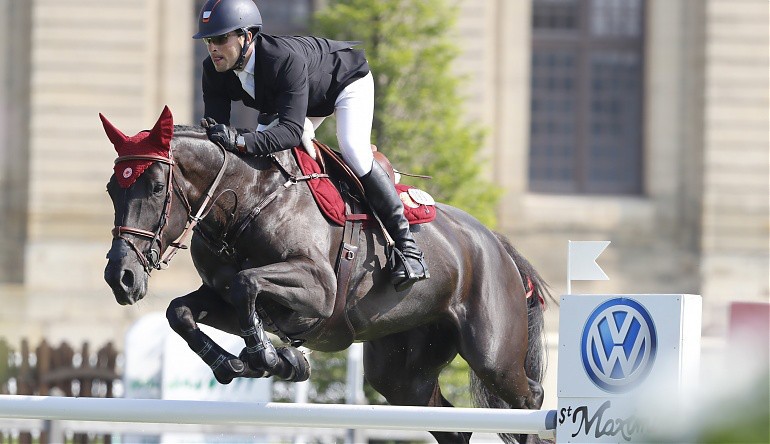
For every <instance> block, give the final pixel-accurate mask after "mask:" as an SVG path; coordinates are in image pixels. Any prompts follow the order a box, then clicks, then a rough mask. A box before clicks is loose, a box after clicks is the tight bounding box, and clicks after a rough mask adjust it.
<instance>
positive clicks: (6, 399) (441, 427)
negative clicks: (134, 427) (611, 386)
mask: <svg viewBox="0 0 770 444" xmlns="http://www.w3.org/2000/svg"><path fill="white" fill-rule="evenodd" d="M0 418H16V419H24V418H26V419H47V420H80V421H109V422H131V423H172V424H210V425H230V424H232V425H235V424H239V425H263V426H292V427H320V428H365V429H398V430H421V431H430V430H433V431H448V432H465V431H474V432H485V433H524V434H538V433H543V432H545V431H547V430H553V429H555V428H556V411H555V410H515V409H474V408H451V407H404V406H369V405H367V406H362V405H357V406H356V405H339V404H292V403H274V402H268V403H246V402H224V401H186V400H184V401H183V400H161V399H124V398H65V397H52V396H22V395H0Z"/></svg>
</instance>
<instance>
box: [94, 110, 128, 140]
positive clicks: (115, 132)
mask: <svg viewBox="0 0 770 444" xmlns="http://www.w3.org/2000/svg"><path fill="white" fill-rule="evenodd" d="M99 118H100V119H101V120H102V126H104V132H105V133H107V137H108V138H109V139H110V142H112V144H113V145H115V147H116V148H117V147H118V146H119V145H120V144H122V143H123V142H125V141H126V139H128V137H126V135H125V134H123V132H122V131H121V130H119V129H117V128H115V125H113V124H112V123H110V121H109V120H107V118H106V117H104V114H102V113H99Z"/></svg>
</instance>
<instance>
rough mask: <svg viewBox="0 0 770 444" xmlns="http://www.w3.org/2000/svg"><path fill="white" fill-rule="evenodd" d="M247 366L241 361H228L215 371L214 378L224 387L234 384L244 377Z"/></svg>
mask: <svg viewBox="0 0 770 444" xmlns="http://www.w3.org/2000/svg"><path fill="white" fill-rule="evenodd" d="M244 371H246V365H245V364H244V363H243V361H242V360H240V359H228V360H227V361H225V362H223V363H222V364H221V365H220V366H219V367H217V368H216V369H215V370H214V378H216V380H217V382H218V383H220V384H223V385H226V384H229V383H231V382H233V379H235V378H237V377H240V376H243V372H244Z"/></svg>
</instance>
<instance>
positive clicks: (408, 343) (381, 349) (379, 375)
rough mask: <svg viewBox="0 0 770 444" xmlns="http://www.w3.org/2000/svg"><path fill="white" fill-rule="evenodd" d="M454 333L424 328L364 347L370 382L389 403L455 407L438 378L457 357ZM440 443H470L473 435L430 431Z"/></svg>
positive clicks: (398, 334) (428, 327)
mask: <svg viewBox="0 0 770 444" xmlns="http://www.w3.org/2000/svg"><path fill="white" fill-rule="evenodd" d="M452 337H453V335H452V333H451V332H450V331H447V330H446V329H442V328H440V327H438V326H435V325H434V326H424V327H420V328H417V329H414V330H409V331H406V332H402V333H396V334H393V335H390V336H386V337H384V338H381V339H377V340H374V341H370V342H367V343H365V344H364V372H365V375H366V379H367V381H369V383H370V384H371V385H372V387H373V388H374V389H375V390H377V391H378V392H380V393H381V394H382V395H383V396H385V399H387V400H388V402H389V403H391V404H395V405H413V406H428V407H452V404H451V403H450V402H449V401H448V400H447V399H446V398H444V396H443V395H442V394H441V389H440V388H439V384H438V376H439V373H440V372H441V370H442V369H443V368H444V367H446V366H447V364H449V363H450V362H451V361H452V359H454V357H455V356H456V355H457V351H456V348H455V345H454V343H453V341H452V339H450V338H452ZM430 433H431V434H432V435H433V436H434V437H435V438H436V440H437V441H438V442H439V443H468V442H469V440H470V437H471V434H470V433H469V432H430Z"/></svg>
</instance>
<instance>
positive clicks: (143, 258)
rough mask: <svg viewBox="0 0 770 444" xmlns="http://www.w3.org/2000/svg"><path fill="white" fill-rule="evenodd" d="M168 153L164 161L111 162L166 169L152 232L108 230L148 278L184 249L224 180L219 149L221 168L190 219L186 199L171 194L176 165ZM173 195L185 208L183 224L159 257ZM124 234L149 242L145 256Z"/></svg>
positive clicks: (140, 157) (121, 228) (151, 157)
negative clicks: (141, 163) (136, 259)
mask: <svg viewBox="0 0 770 444" xmlns="http://www.w3.org/2000/svg"><path fill="white" fill-rule="evenodd" d="M220 149H221V147H220ZM172 151H173V150H171V149H169V152H168V157H163V156H154V155H132V156H120V157H118V158H117V159H115V164H116V165H117V164H118V163H120V162H125V161H129V160H144V161H151V162H161V163H165V164H166V165H168V166H169V168H168V177H167V180H166V199H165V201H164V202H163V210H162V211H161V214H160V219H159V220H158V224H157V228H156V229H155V231H148V230H143V229H141V228H134V227H126V226H123V225H116V226H115V227H114V228H113V229H112V237H113V239H122V240H123V241H125V242H126V243H127V244H128V245H129V246H130V247H131V249H133V250H134V252H135V253H136V255H137V257H139V260H140V262H141V263H142V266H143V267H144V270H145V271H146V272H147V274H150V272H152V270H161V269H165V268H168V266H169V262H171V259H172V258H173V257H174V256H175V255H176V253H177V252H178V251H179V250H184V249H187V248H188V246H187V242H188V241H189V239H190V237H191V236H192V233H193V229H194V228H195V226H196V225H197V224H198V222H200V221H201V220H202V219H203V218H205V217H206V215H208V213H209V211H211V209H212V208H213V202H212V203H211V205H209V203H210V202H211V200H212V196H213V193H214V190H216V188H217V187H218V186H219V182H221V181H222V177H224V174H225V170H226V169H227V157H228V156H227V154H226V153H225V152H224V149H222V154H223V156H222V157H223V158H224V160H223V161H222V166H221V167H220V169H219V173H218V174H217V176H216V178H215V179H214V182H213V183H212V184H211V185H209V187H208V189H207V190H206V195H205V199H204V200H203V203H202V204H201V206H200V208H199V209H198V211H197V212H196V214H195V215H193V214H192V213H193V212H192V208H191V207H190V205H189V204H188V203H187V202H186V201H187V198H186V197H185V196H184V194H183V193H182V192H181V190H175V188H174V180H173V176H174V165H176V162H174V156H173V154H172ZM174 191H176V192H177V193H179V195H180V197H181V198H182V199H183V201H185V202H184V203H185V206H186V207H187V223H186V224H185V227H184V230H183V231H182V234H180V235H179V237H178V238H177V239H176V240H175V241H173V242H171V244H169V248H168V250H166V252H165V253H164V254H163V256H162V257H161V254H160V252H161V251H163V240H162V235H163V230H164V229H165V228H166V225H168V219H169V213H170V212H171V201H172V196H173V194H174ZM207 207H208V208H207ZM125 234H132V235H135V236H139V237H144V238H147V239H150V244H149V247H148V249H147V251H145V252H143V251H141V250H140V249H139V247H137V246H136V244H135V243H134V242H133V241H132V240H131V239H129V238H127V237H126V236H124V235H125ZM156 243H157V245H158V249H155V248H154V247H155V244H156Z"/></svg>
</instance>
